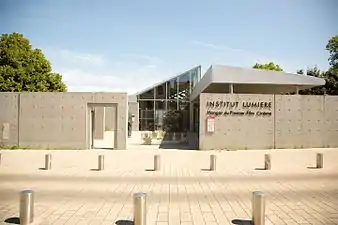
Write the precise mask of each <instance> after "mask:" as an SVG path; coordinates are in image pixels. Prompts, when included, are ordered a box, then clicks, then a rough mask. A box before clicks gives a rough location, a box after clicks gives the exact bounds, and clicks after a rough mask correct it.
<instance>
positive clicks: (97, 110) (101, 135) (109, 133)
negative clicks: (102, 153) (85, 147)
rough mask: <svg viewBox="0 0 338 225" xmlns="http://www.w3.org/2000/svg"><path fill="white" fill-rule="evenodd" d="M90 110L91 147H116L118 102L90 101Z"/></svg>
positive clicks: (110, 148) (89, 133) (89, 134)
mask: <svg viewBox="0 0 338 225" xmlns="http://www.w3.org/2000/svg"><path fill="white" fill-rule="evenodd" d="M88 111H89V112H88V115H89V121H88V122H89V123H88V124H89V129H88V130H89V132H88V136H89V138H88V139H89V146H90V149H109V150H112V149H116V146H117V104H113V103H110V104H108V103H90V104H88Z"/></svg>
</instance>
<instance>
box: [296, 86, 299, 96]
mask: <svg viewBox="0 0 338 225" xmlns="http://www.w3.org/2000/svg"><path fill="white" fill-rule="evenodd" d="M296 95H299V87H298V86H296Z"/></svg>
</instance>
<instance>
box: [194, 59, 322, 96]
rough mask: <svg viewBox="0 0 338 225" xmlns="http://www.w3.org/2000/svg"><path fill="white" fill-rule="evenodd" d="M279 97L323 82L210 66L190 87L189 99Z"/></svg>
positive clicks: (288, 75)
mask: <svg viewBox="0 0 338 225" xmlns="http://www.w3.org/2000/svg"><path fill="white" fill-rule="evenodd" d="M230 84H232V85H233V90H234V93H240V94H241V93H242V94H244V93H245V94H247V93H250V94H282V93H289V92H294V91H296V89H297V88H298V90H304V89H309V88H312V87H316V86H322V85H325V80H324V79H322V78H318V77H313V76H307V75H303V74H292V73H285V72H278V71H269V70H261V69H248V68H240V67H231V66H220V65H213V66H211V67H210V68H209V69H208V70H207V71H206V73H205V74H204V76H203V77H202V79H201V80H200V82H198V84H197V85H196V86H195V87H194V89H193V91H192V93H191V96H190V100H191V101H193V100H195V99H196V98H197V97H198V96H199V95H200V94H201V93H203V92H204V93H229V89H230V88H229V86H230Z"/></svg>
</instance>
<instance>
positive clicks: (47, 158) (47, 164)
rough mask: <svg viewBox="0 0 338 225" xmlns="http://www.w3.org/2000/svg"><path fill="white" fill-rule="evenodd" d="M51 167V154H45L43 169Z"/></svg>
mask: <svg viewBox="0 0 338 225" xmlns="http://www.w3.org/2000/svg"><path fill="white" fill-rule="evenodd" d="M50 169H52V154H46V155H45V170H50Z"/></svg>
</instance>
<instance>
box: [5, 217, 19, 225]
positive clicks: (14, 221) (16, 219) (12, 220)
mask: <svg viewBox="0 0 338 225" xmlns="http://www.w3.org/2000/svg"><path fill="white" fill-rule="evenodd" d="M4 222H5V223H10V224H20V218H19V217H11V218H8V219H6V220H5V221H4Z"/></svg>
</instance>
